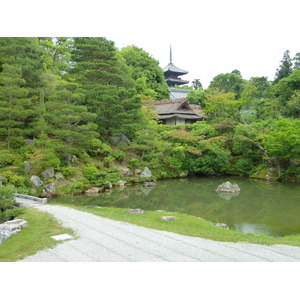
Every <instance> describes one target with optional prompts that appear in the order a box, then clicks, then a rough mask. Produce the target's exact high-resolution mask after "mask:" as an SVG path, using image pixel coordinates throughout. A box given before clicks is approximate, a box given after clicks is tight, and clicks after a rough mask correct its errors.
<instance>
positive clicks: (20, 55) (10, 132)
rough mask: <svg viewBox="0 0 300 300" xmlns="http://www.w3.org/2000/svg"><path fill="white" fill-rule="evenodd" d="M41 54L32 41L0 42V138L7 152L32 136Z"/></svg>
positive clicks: (23, 39)
mask: <svg viewBox="0 0 300 300" xmlns="http://www.w3.org/2000/svg"><path fill="white" fill-rule="evenodd" d="M41 53H42V52H41V49H40V47H39V45H38V40H37V39H36V38H0V61H1V69H0V102H1V106H0V136H1V139H2V140H3V141H4V142H5V144H6V146H7V147H8V148H10V147H17V146H20V145H21V144H22V141H24V138H26V137H31V136H32V135H33V133H34V130H33V128H32V122H33V121H34V119H35V117H36V112H35V104H36V103H35V101H37V99H38V93H39V91H38V88H39V87H40V86H41V85H42V83H41V80H40V78H41V74H42V66H43V64H42V59H41Z"/></svg>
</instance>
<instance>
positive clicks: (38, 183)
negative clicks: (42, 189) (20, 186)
mask: <svg viewBox="0 0 300 300" xmlns="http://www.w3.org/2000/svg"><path fill="white" fill-rule="evenodd" d="M30 181H31V183H32V184H33V185H34V186H35V187H39V186H41V185H43V184H44V183H43V181H42V180H41V178H40V177H39V176H36V175H33V176H31V178H30Z"/></svg>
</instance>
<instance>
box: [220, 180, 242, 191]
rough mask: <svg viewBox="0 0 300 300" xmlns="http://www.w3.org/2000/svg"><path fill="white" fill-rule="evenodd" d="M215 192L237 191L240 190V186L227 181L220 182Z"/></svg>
mask: <svg viewBox="0 0 300 300" xmlns="http://www.w3.org/2000/svg"><path fill="white" fill-rule="evenodd" d="M216 192H220V193H239V192H240V188H239V186H238V185H237V184H232V183H230V182H229V181H227V182H225V183H222V184H220V185H219V186H218V187H217V189H216Z"/></svg>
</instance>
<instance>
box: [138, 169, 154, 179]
mask: <svg viewBox="0 0 300 300" xmlns="http://www.w3.org/2000/svg"><path fill="white" fill-rule="evenodd" d="M151 176H152V172H151V171H150V169H149V168H148V167H145V169H144V171H143V172H142V173H141V174H140V177H141V178H150V177H151Z"/></svg>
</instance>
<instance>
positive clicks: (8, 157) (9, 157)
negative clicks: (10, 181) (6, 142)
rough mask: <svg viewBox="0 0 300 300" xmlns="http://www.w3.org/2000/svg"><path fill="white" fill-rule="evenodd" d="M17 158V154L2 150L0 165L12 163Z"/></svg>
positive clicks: (0, 152)
mask: <svg viewBox="0 0 300 300" xmlns="http://www.w3.org/2000/svg"><path fill="white" fill-rule="evenodd" d="M14 160H15V155H14V154H13V153H11V152H10V151H8V150H1V151H0V167H1V168H2V167H5V166H9V165H12V164H13V163H14Z"/></svg>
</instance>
